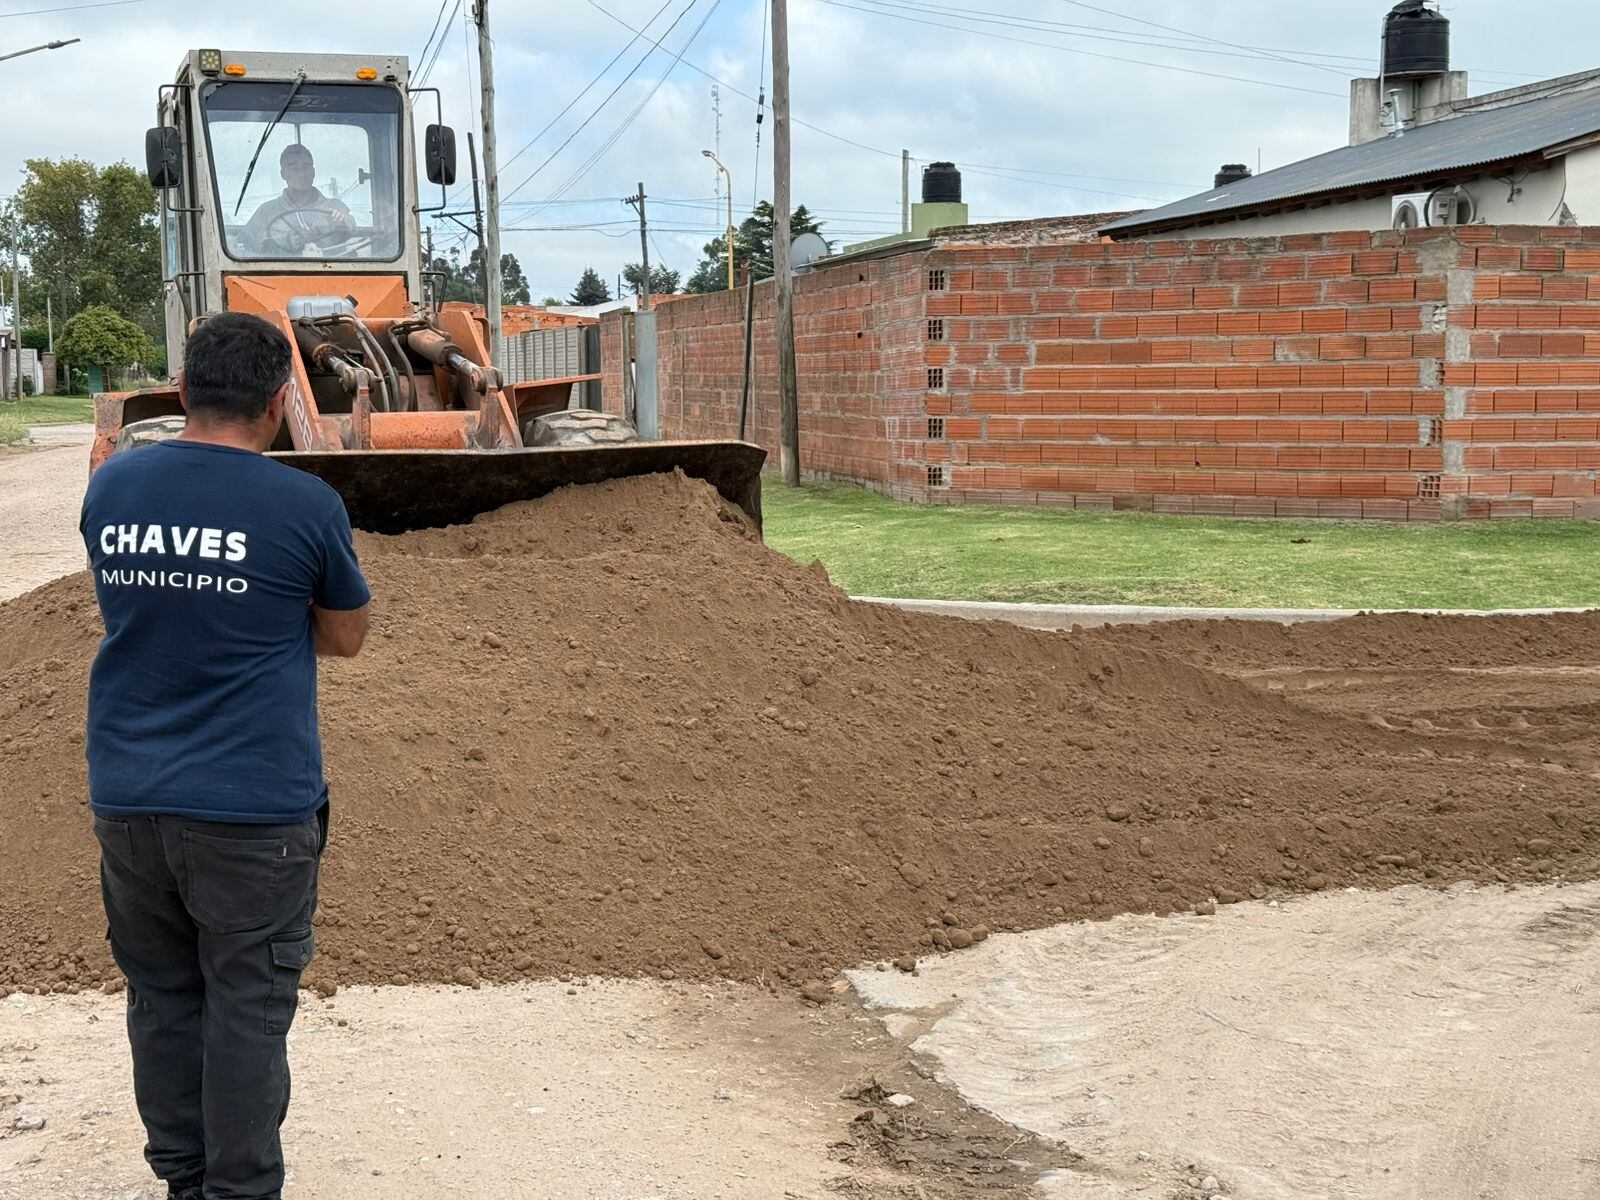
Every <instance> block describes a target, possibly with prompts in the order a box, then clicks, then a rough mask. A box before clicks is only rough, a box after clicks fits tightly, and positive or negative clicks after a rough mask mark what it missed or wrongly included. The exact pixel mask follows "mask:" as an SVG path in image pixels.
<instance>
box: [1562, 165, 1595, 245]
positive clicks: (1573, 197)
mask: <svg viewBox="0 0 1600 1200" xmlns="http://www.w3.org/2000/svg"><path fill="white" fill-rule="evenodd" d="M1561 161H1562V163H1563V164H1564V165H1565V168H1566V186H1567V194H1566V205H1567V207H1568V208H1569V209H1571V210H1572V214H1573V216H1574V217H1576V218H1577V221H1578V224H1580V225H1600V146H1590V147H1588V148H1587V149H1584V150H1575V151H1573V152H1572V153H1571V154H1568V155H1567V156H1566V157H1565V158H1563V159H1562V160H1561Z"/></svg>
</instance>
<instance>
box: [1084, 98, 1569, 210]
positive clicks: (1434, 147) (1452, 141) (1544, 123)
mask: <svg viewBox="0 0 1600 1200" xmlns="http://www.w3.org/2000/svg"><path fill="white" fill-rule="evenodd" d="M1597 130H1600V87H1586V88H1583V89H1581V90H1578V91H1574V92H1569V93H1567V94H1565V95H1559V96H1546V97H1542V98H1541V99H1537V100H1527V101H1524V102H1523V103H1521V104H1512V105H1508V106H1507V107H1505V108H1494V109H1490V110H1488V111H1487V112H1481V113H1470V114H1466V115H1463V116H1459V117H1450V118H1448V119H1446V120H1443V121H1435V122H1433V123H1432V124H1429V125H1422V126H1420V127H1418V128H1416V129H1408V130H1407V131H1406V133H1405V135H1404V136H1403V137H1386V138H1379V139H1378V140H1377V141H1375V142H1367V143H1365V144H1364V145H1360V146H1341V147H1340V148H1339V149H1337V150H1330V151H1328V153H1326V154H1319V155H1317V156H1316V157H1315V158H1307V159H1302V160H1301V161H1300V162H1297V163H1290V164H1289V165H1288V166H1286V167H1277V168H1275V169H1273V170H1271V171H1264V172H1262V173H1261V174H1260V175H1253V176H1251V177H1250V178H1249V179H1242V180H1239V181H1238V182H1236V183H1231V184H1228V185H1226V186H1224V187H1220V188H1213V189H1212V190H1211V191H1209V192H1201V193H1200V194H1199V195H1197V196H1190V197H1188V198H1187V199H1185V200H1176V201H1174V202H1173V203H1171V204H1168V205H1165V206H1163V207H1161V208H1152V209H1149V210H1147V211H1146V212H1142V213H1136V214H1135V215H1133V216H1131V217H1124V218H1123V219H1122V220H1120V221H1112V222H1111V223H1110V224H1109V225H1105V226H1102V227H1101V232H1102V233H1119V232H1131V231H1133V230H1136V229H1143V228H1145V227H1147V226H1150V225H1160V224H1163V223H1166V222H1169V221H1182V220H1185V219H1192V218H1196V217H1212V216H1221V215H1223V214H1234V215H1236V214H1237V213H1238V211H1239V210H1241V209H1252V208H1259V207H1261V206H1262V205H1266V204H1273V203H1276V202H1280V201H1284V200H1292V199H1296V198H1299V197H1303V196H1317V195H1322V194H1325V193H1328V192H1342V191H1348V190H1350V189H1352V188H1362V187H1368V186H1371V185H1373V184H1378V183H1386V182H1390V181H1394V180H1401V179H1413V178H1416V177H1418V176H1425V175H1435V174H1440V173H1443V172H1448V171H1458V170H1462V169H1464V168H1467V167H1478V166H1486V165H1488V164H1489V163H1496V162H1503V161H1505V160H1507V159H1514V158H1520V157H1522V156H1524V155H1527V154H1536V153H1538V152H1539V151H1541V150H1544V149H1547V148H1548V147H1551V146H1559V145H1560V144H1561V143H1562V142H1566V141H1571V140H1572V139H1573V138H1578V137H1582V136H1584V135H1585V134H1588V133H1594V132H1596V131H1597Z"/></svg>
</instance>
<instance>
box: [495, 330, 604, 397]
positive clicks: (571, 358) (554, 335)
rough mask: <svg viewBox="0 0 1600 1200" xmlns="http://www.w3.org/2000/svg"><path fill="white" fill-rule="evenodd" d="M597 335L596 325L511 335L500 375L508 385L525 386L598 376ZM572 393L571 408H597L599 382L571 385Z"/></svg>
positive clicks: (598, 342) (502, 359) (503, 344)
mask: <svg viewBox="0 0 1600 1200" xmlns="http://www.w3.org/2000/svg"><path fill="white" fill-rule="evenodd" d="M599 335H600V329H599V326H597V325H588V326H581V327H576V326H575V327H572V328H569V329H535V330H533V331H531V332H529V333H518V334H514V335H513V336H511V337H508V338H506V339H505V341H504V342H503V343H502V346H501V352H500V363H499V367H500V373H501V375H502V376H503V377H504V378H505V381H506V382H507V383H526V382H530V381H532V380H536V379H560V378H562V377H564V376H567V375H588V374H591V373H593V372H597V371H599V370H600V336H599ZM572 393H573V394H572V399H571V401H570V404H571V406H572V407H574V408H595V409H598V408H599V407H600V383H599V381H598V380H596V381H594V382H593V383H582V384H573V387H572Z"/></svg>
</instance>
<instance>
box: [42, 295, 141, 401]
mask: <svg viewBox="0 0 1600 1200" xmlns="http://www.w3.org/2000/svg"><path fill="white" fill-rule="evenodd" d="M56 354H57V355H58V356H59V357H60V358H61V359H63V360H64V361H66V362H69V363H71V364H72V365H73V366H76V367H78V368H87V367H100V368H101V369H103V370H104V371H105V374H106V386H107V387H110V386H111V381H112V380H113V379H114V378H116V377H118V376H120V375H121V374H123V373H124V372H126V371H127V369H128V368H129V367H131V366H133V365H134V364H135V363H142V364H145V365H146V366H148V365H150V363H151V360H152V359H154V358H155V356H156V348H155V346H154V345H153V344H152V342H151V341H150V335H149V334H147V333H146V332H145V331H144V330H143V329H141V328H139V326H137V325H135V324H134V323H133V322H132V321H128V320H125V319H124V318H123V317H121V316H119V315H118V314H117V313H116V312H114V311H113V310H112V309H110V308H107V307H106V306H104V305H95V306H93V307H92V308H86V309H84V310H83V311H82V312H80V313H79V314H78V315H77V316H75V317H73V318H72V319H71V320H70V321H68V322H67V323H66V325H65V326H64V327H63V328H62V330H61V336H60V337H58V338H57V339H56Z"/></svg>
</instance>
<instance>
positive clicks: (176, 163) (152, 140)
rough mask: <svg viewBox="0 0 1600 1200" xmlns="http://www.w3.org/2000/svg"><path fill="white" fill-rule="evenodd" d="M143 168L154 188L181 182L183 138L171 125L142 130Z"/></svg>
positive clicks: (171, 185)
mask: <svg viewBox="0 0 1600 1200" xmlns="http://www.w3.org/2000/svg"><path fill="white" fill-rule="evenodd" d="M144 170H145V174H146V175H148V176H149V177H150V184H151V186H152V187H156V188H161V189H165V188H174V187H177V186H178V185H179V184H180V183H182V182H183V139H182V138H181V137H180V136H179V135H178V131H177V129H176V128H174V127H173V126H171V125H159V126H157V127H156V128H155V129H147V130H145V131H144Z"/></svg>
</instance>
